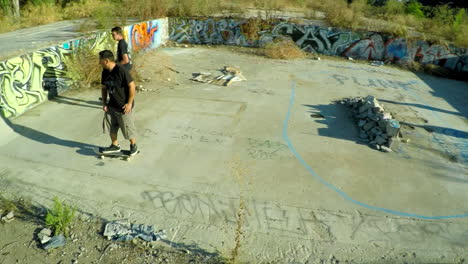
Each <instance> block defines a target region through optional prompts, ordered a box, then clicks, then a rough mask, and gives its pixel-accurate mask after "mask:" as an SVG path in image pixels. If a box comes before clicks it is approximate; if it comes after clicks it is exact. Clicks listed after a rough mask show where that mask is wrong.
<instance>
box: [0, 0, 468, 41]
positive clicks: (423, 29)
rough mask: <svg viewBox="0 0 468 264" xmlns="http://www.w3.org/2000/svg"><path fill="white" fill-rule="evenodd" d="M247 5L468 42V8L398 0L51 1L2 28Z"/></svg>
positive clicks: (237, 10)
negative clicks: (382, 1)
mask: <svg viewBox="0 0 468 264" xmlns="http://www.w3.org/2000/svg"><path fill="white" fill-rule="evenodd" d="M247 8H256V9H259V10H261V14H262V17H264V18H266V20H267V21H271V20H274V19H275V18H276V17H278V15H279V14H280V11H288V10H292V11H294V10H295V11H301V12H304V13H305V14H306V15H308V16H310V17H316V16H317V11H322V12H324V13H325V19H326V21H327V22H328V24H330V25H331V26H334V27H340V28H349V29H354V30H371V31H377V32H383V33H389V34H392V35H396V36H403V37H409V36H412V35H414V34H412V32H413V31H417V32H420V33H423V34H424V35H426V36H427V37H426V38H428V39H437V38H439V39H444V40H447V41H450V42H453V43H454V44H455V45H458V46H462V47H468V14H467V13H468V12H466V10H465V12H462V11H460V9H458V10H456V9H451V8H449V7H448V6H439V7H437V8H428V7H425V8H421V7H418V6H417V5H416V6H414V5H413V6H409V5H406V4H405V3H404V2H400V1H397V0H389V1H388V2H387V4H386V5H384V6H381V7H377V6H371V5H369V4H368V3H367V1H366V0H354V1H353V3H352V4H351V5H348V4H347V1H346V0H254V1H251V0H121V1H120V2H116V1H108V0H79V1H72V2H70V3H68V4H66V5H65V6H63V7H62V6H59V5H51V4H41V5H36V6H32V5H29V6H25V7H23V8H22V11H21V18H20V19H19V20H18V19H15V18H13V17H12V16H11V15H5V14H0V32H7V31H12V30H17V29H19V28H24V27H29V26H33V25H41V24H46V23H51V22H55V21H59V20H62V19H76V18H93V19H94V20H95V21H97V24H93V23H89V22H86V24H84V25H83V26H82V29H81V30H82V31H86V30H93V29H96V28H109V27H111V26H113V24H114V23H115V18H120V19H122V21H120V22H119V23H120V24H126V21H127V19H128V18H136V19H139V20H148V19H154V18H159V17H164V16H177V17H187V16H188V17H191V16H211V15H214V14H220V13H223V14H227V13H229V14H231V15H232V14H237V15H240V14H242V13H244V12H245V11H246V9H247ZM423 11H424V12H423ZM424 16H426V17H424ZM256 22H257V23H258V21H256ZM248 26H250V29H252V28H254V27H252V25H248ZM250 29H249V28H243V30H244V31H247V32H248V34H249V36H251V37H254V33H252V32H250V31H249V30H250Z"/></svg>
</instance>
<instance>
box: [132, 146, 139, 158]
mask: <svg viewBox="0 0 468 264" xmlns="http://www.w3.org/2000/svg"><path fill="white" fill-rule="evenodd" d="M136 154H138V148H137V145H136V144H133V145H132V144H130V156H135V155H136Z"/></svg>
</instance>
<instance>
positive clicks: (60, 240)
mask: <svg viewBox="0 0 468 264" xmlns="http://www.w3.org/2000/svg"><path fill="white" fill-rule="evenodd" d="M66 243H67V240H66V239H65V237H64V236H63V234H60V235H58V236H54V237H53V238H51V239H50V240H49V242H47V243H46V244H45V245H44V246H43V248H44V249H45V250H49V249H53V248H58V247H62V246H65V244H66Z"/></svg>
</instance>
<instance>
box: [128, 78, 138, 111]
mask: <svg viewBox="0 0 468 264" xmlns="http://www.w3.org/2000/svg"><path fill="white" fill-rule="evenodd" d="M128 88H129V89H130V91H129V93H128V102H127V104H130V105H131V104H133V99H134V98H135V92H136V84H135V82H133V81H132V82H131V83H130V84H128Z"/></svg>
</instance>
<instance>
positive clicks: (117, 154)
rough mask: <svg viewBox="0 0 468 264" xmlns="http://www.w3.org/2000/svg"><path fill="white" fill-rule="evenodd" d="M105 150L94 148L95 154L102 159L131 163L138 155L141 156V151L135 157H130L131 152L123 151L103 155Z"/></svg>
mask: <svg viewBox="0 0 468 264" xmlns="http://www.w3.org/2000/svg"><path fill="white" fill-rule="evenodd" d="M102 149H103V148H94V152H96V154H97V155H98V157H99V158H100V159H104V158H105V157H109V158H120V159H122V160H125V161H130V160H131V158H133V157H135V156H136V155H138V154H140V151H139V150H138V151H137V153H136V154H135V155H133V156H130V150H121V151H119V152H114V153H102Z"/></svg>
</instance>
